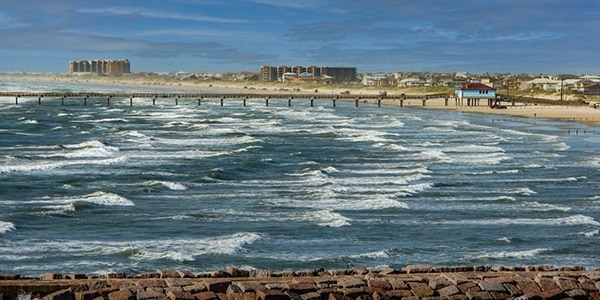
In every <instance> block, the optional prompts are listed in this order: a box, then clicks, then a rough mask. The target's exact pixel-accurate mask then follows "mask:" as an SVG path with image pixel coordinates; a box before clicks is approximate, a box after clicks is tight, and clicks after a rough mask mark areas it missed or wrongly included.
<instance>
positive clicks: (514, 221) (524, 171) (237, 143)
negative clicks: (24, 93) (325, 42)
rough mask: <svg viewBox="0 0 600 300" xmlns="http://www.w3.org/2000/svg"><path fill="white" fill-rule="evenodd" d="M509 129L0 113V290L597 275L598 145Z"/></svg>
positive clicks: (230, 115)
mask: <svg viewBox="0 0 600 300" xmlns="http://www.w3.org/2000/svg"><path fill="white" fill-rule="evenodd" d="M0 89H1V90H3V91H21V90H31V91H90V90H93V91H122V90H124V88H122V87H115V88H111V87H101V86H89V85H88V86H86V85H68V84H61V83H44V84H40V83H30V82H17V81H14V82H2V83H0ZM128 90H129V91H134V90H135V91H145V90H142V89H128ZM498 118H499V117H498V116H489V115H479V114H468V113H457V112H450V111H442V110H424V109H419V108H409V107H396V106H386V107H381V108H378V107H377V106H376V105H371V104H361V105H360V107H359V108H355V107H354V103H349V102H348V103H346V102H340V101H338V103H337V107H336V108H333V107H332V105H331V101H329V100H322V101H319V100H317V101H316V102H315V107H310V104H309V103H308V101H301V100H294V102H293V105H292V107H288V106H287V100H285V99H281V100H280V101H278V100H277V99H272V100H271V101H270V103H269V106H268V107H267V106H265V103H264V100H252V99H250V100H248V105H247V106H246V107H243V106H242V105H241V100H226V101H225V105H224V106H223V107H221V106H220V104H219V102H218V100H214V101H210V100H205V101H203V102H202V105H201V106H198V105H197V103H196V102H195V100H190V101H188V102H186V101H183V100H180V102H179V105H177V106H175V105H174V103H173V101H172V100H169V99H160V101H158V103H157V105H152V103H151V101H150V100H147V99H146V100H144V99H136V100H134V105H133V106H132V107H130V106H129V99H123V100H118V99H113V100H111V106H110V107H108V106H107V105H106V101H105V100H102V99H98V100H97V101H95V100H88V104H87V105H86V106H84V105H83V103H82V100H80V99H79V100H78V99H67V100H66V103H65V105H64V106H62V105H60V100H56V99H55V100H54V101H53V100H52V99H44V100H43V104H42V106H38V105H37V99H20V101H19V105H18V106H17V105H14V99H6V98H4V99H0V273H20V274H23V275H31V276H37V275H40V274H43V273H46V272H63V273H69V272H80V273H87V274H103V273H107V272H126V273H129V274H136V273H140V272H147V271H155V270H156V269H158V268H179V269H185V270H190V271H192V272H203V271H209V270H216V269H223V268H224V267H225V266H228V265H231V266H236V267H240V268H257V269H266V268H268V269H275V270H280V269H287V268H290V269H306V268H317V267H323V268H326V269H338V268H346V267H347V266H348V264H352V265H355V266H356V265H361V266H367V267H370V268H377V267H386V266H390V267H401V266H404V265H407V264H415V263H424V264H430V265H506V266H521V265H528V264H536V265H539V264H544V265H547V264H551V265H555V266H573V265H582V266H585V267H588V268H598V267H600V255H599V254H598V253H600V252H599V251H598V249H600V235H599V231H600V172H599V170H600V151H598V149H599V148H600V147H599V145H600V137H599V136H600V131H598V130H597V128H592V127H585V126H583V125H576V127H577V128H579V129H580V131H581V133H580V134H577V135H574V134H573V132H570V133H569V131H568V129H569V128H571V127H573V126H574V124H570V123H564V122H553V121H545V120H540V119H538V120H536V122H535V123H533V122H531V120H525V119H518V118H511V121H510V122H498ZM583 131H586V132H585V133H583Z"/></svg>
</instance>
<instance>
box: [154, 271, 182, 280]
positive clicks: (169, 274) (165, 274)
mask: <svg viewBox="0 0 600 300" xmlns="http://www.w3.org/2000/svg"><path fill="white" fill-rule="evenodd" d="M156 273H158V275H159V276H160V278H180V276H179V273H177V271H175V270H165V269H159V270H157V271H156Z"/></svg>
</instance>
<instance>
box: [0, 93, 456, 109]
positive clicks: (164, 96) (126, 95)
mask: <svg viewBox="0 0 600 300" xmlns="http://www.w3.org/2000/svg"><path fill="white" fill-rule="evenodd" d="M0 98H13V99H14V103H15V104H16V105H18V104H19V99H22V98H34V99H37V100H38V104H39V105H42V99H51V100H56V99H60V100H61V103H62V104H63V105H64V100H65V99H67V98H72V99H82V100H83V103H84V105H86V104H87V100H88V99H106V101H107V105H110V100H111V99H129V105H133V99H151V100H152V103H153V104H156V99H174V100H175V105H178V100H179V99H196V100H197V101H198V105H200V104H201V101H202V100H203V99H219V100H220V101H221V106H223V102H224V100H225V99H241V100H242V101H243V104H244V106H245V105H246V100H247V99H264V100H265V101H266V105H269V99H287V100H288V106H291V103H292V100H293V99H300V100H310V103H311V106H313V105H314V101H315V100H316V99H329V100H332V101H333V105H334V106H335V104H336V100H346V101H349V100H350V101H351V100H353V101H355V105H356V106H357V107H358V103H359V102H360V101H364V100H375V101H377V104H378V105H380V104H381V101H382V100H383V99H386V100H393V101H395V100H397V101H398V102H399V104H400V105H401V106H402V105H403V102H404V100H407V99H420V100H422V101H423V106H425V104H426V101H427V100H429V99H436V98H443V99H446V105H447V102H448V99H449V98H450V95H449V94H424V95H407V94H399V95H390V94H388V95H380V94H360V95H351V94H319V93H233V94H227V93H117V92H115V93H112V92H111V93H97V92H0Z"/></svg>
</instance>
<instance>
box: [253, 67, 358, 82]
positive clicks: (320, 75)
mask: <svg viewBox="0 0 600 300" xmlns="http://www.w3.org/2000/svg"><path fill="white" fill-rule="evenodd" d="M286 78H287V79H288V80H287V81H295V82H307V81H310V82H325V83H346V82H354V81H356V68H354V67H316V66H310V67H303V66H295V67H288V66H262V67H261V68H260V81H285V80H286Z"/></svg>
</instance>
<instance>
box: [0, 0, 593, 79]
mask: <svg viewBox="0 0 600 300" xmlns="http://www.w3.org/2000/svg"><path fill="white" fill-rule="evenodd" d="M0 1H1V2H2V8H3V9H2V11H1V12H0V58H1V59H0V73H3V72H18V71H24V72H40V73H68V72H69V69H68V66H69V61H73V60H75V61H79V60H87V59H95V58H98V59H104V58H111V59H124V58H128V59H129V60H130V61H131V72H134V73H135V72H177V71H185V72H240V71H251V72H257V71H258V70H259V69H260V66H263V65H272V66H278V65H287V66H295V65H316V66H352V67H356V68H357V69H358V72H359V73H368V72H396V71H431V72H470V73H527V74H560V73H569V74H600V52H599V51H598V49H600V39H598V38H597V36H599V33H600V20H599V19H598V16H599V15H600V2H598V1H595V0H594V1H589V0H573V1H563V0H531V1H517V0H490V1H479V0H464V1H459V0H448V1H447V0H427V1H405V0H401V1H389V0H372V1H358V0H306V1H296V0H227V1H207V0H164V1H157V0H150V1H141V0H126V1H116V0H107V1H102V2H101V3H94V2H88V1H83V2H82V1H76V0H55V1H41V0H33V1H26V2H23V1H16V0H0Z"/></svg>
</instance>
